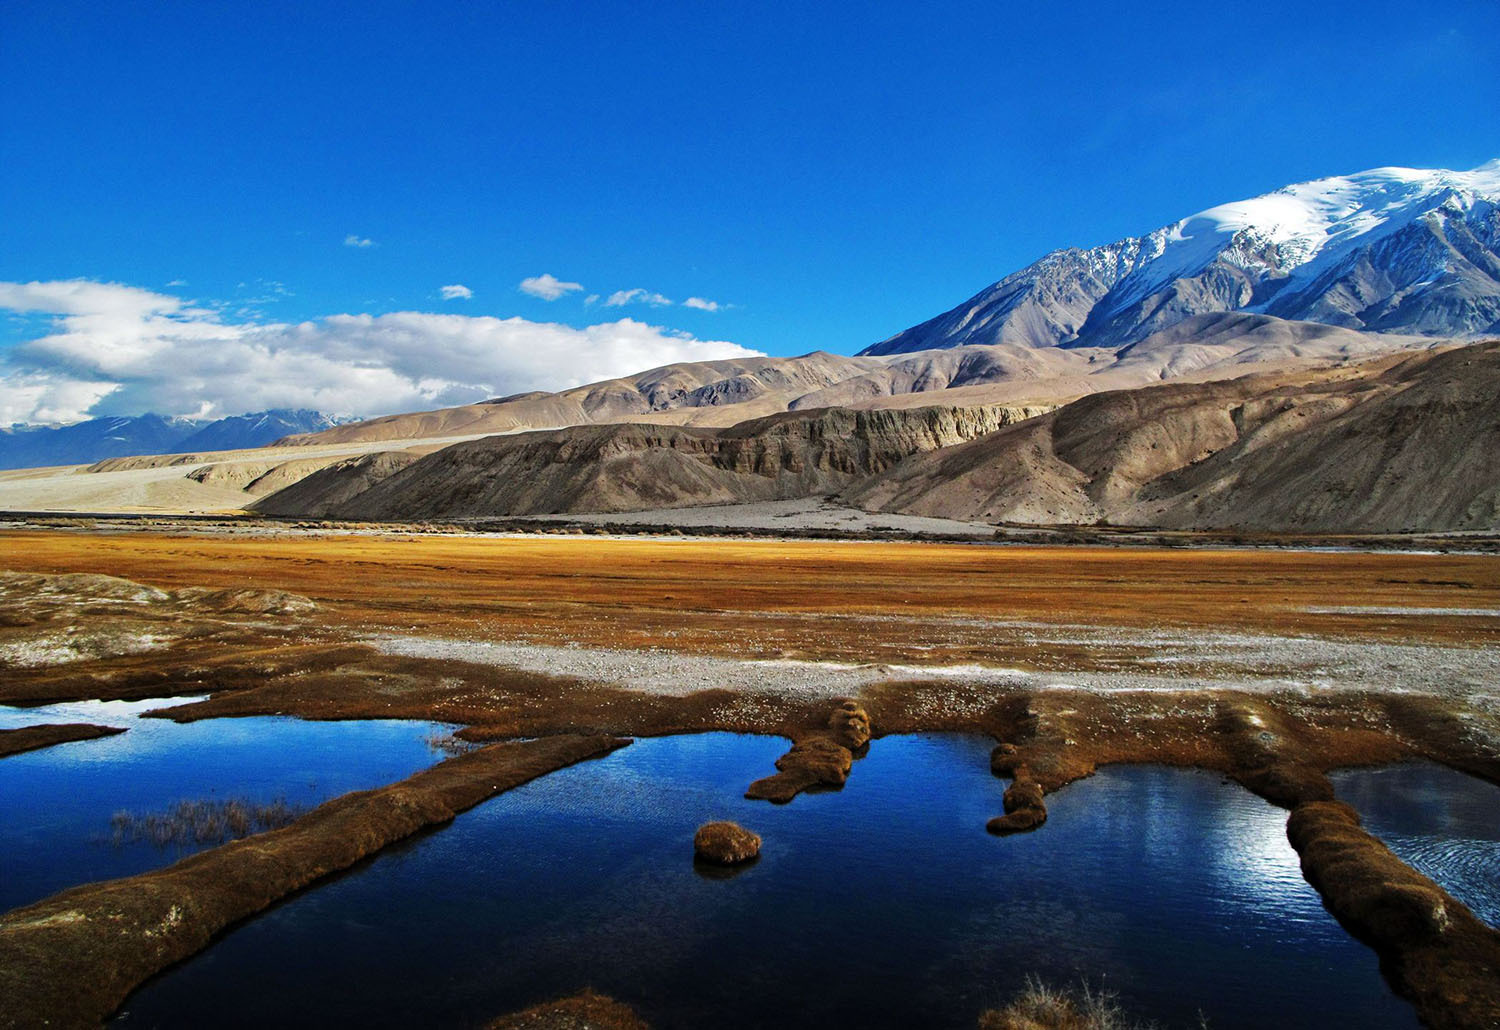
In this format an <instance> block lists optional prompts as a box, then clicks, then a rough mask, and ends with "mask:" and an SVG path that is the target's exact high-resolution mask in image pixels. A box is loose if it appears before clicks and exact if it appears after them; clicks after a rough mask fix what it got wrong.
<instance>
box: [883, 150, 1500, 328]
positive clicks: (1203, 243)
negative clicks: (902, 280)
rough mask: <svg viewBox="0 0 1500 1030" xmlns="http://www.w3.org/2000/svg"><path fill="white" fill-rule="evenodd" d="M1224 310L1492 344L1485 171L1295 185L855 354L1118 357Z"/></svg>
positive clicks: (990, 296)
mask: <svg viewBox="0 0 1500 1030" xmlns="http://www.w3.org/2000/svg"><path fill="white" fill-rule="evenodd" d="M1230 311H1243V312H1248V313H1251V314H1263V315H1272V316H1275V317H1277V318H1281V319H1287V320H1291V321H1303V322H1320V323H1324V324H1327V325H1336V326H1342V327H1344V328H1346V329H1357V330H1363V331H1366V332H1379V333H1406V334H1417V335H1432V336H1474V335H1480V334H1485V333H1496V332H1500V160H1497V161H1491V162H1490V163H1489V164H1486V165H1483V166H1481V167H1479V168H1476V169H1474V170H1473V171H1471V172H1453V171H1447V170H1444V169H1415V168H1376V169H1374V170H1372V171H1368V172H1360V173H1358V174H1355V175H1344V176H1336V177H1333V178H1328V179H1318V180H1315V181H1313V182H1304V183H1298V184H1296V185H1293V186H1287V187H1284V188H1282V189H1279V190H1276V191H1275V192H1274V193H1267V194H1266V195H1264V196H1261V197H1255V198H1253V199H1251V200H1243V201H1238V202H1236V203H1231V204H1222V205H1220V206H1219V207H1215V208H1210V209H1209V210H1207V211H1200V212H1199V213H1198V214H1196V215H1191V216H1189V217H1187V218H1184V219H1182V220H1181V221H1178V222H1173V223H1172V224H1171V225H1167V226H1163V227H1162V228H1160V229H1157V230H1156V231H1155V232H1152V233H1148V234H1147V235H1145V236H1133V237H1130V238H1128V239H1124V240H1119V241H1117V242H1115V243H1110V244H1106V245H1105V246H1102V247H1093V248H1091V249H1088V250H1079V249H1076V248H1069V249H1066V250H1057V251H1053V252H1052V253H1050V254H1048V255H1047V256H1045V257H1043V258H1042V259H1041V260H1040V261H1037V262H1036V263H1035V264H1032V265H1029V266H1027V267H1026V268H1023V269H1021V270H1020V271H1019V272H1016V273H1014V274H1012V275H1008V276H1006V277H1005V278H1004V279H1001V280H1000V281H999V282H997V283H995V284H994V285H992V286H990V287H987V288H986V289H984V290H982V291H981V292H979V293H978V294H976V295H975V296H973V297H971V298H969V299H968V300H967V301H965V302H964V303H962V304H960V305H959V306H958V307H956V308H954V309H952V310H951V311H947V312H944V313H943V314H941V315H938V316H937V317H936V318H932V319H929V320H928V321H926V322H923V323H922V324H921V325H918V326H913V327H912V328H910V329H907V330H906V331H904V332H900V333H897V334H896V335H895V336H892V337H891V338H890V339H888V340H884V341H882V342H880V343H877V344H875V345H874V346H871V347H867V348H866V349H865V350H863V351H861V352H860V353H861V354H863V355H881V354H905V353H908V352H911V351H925V350H932V349H934V348H943V347H959V346H967V345H973V344H1017V345H1021V346H1026V347H1107V348H1110V349H1116V350H1118V349H1120V348H1124V347H1128V346H1130V345H1131V344H1133V343H1136V342H1137V341H1140V340H1143V339H1146V338H1147V337H1149V336H1152V335H1153V334H1156V333H1159V332H1161V331H1162V330H1164V329H1168V328H1171V327H1172V326H1174V325H1176V324H1177V323H1179V322H1182V321H1184V320H1186V319H1189V318H1193V317H1195V316H1201V315H1210V314H1217V313H1222V312H1230Z"/></svg>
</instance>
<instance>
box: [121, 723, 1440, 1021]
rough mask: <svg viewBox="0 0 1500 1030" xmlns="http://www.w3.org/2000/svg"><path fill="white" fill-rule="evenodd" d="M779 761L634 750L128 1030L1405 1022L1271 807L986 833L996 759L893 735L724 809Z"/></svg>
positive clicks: (216, 960)
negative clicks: (587, 1019) (1082, 1003)
mask: <svg viewBox="0 0 1500 1030" xmlns="http://www.w3.org/2000/svg"><path fill="white" fill-rule="evenodd" d="M784 749H785V743H784V742H783V741H780V740H776V739H767V738H753V737H736V736H733V735H728V734H709V735H703V736H697V737H676V738H667V739H658V740H642V741H638V742H637V743H635V744H634V745H632V746H630V747H628V748H625V749H624V750H623V751H620V752H617V753H615V754H613V755H611V756H610V757H608V758H605V759H602V760H599V761H594V762H588V763H584V764H582V765H578V766H575V767H572V768H569V769H565V770H562V771H560V772H558V773H555V774H553V775H551V776H548V777H545V778H544V779H542V780H539V781H536V782H534V783H532V784H530V785H528V786H526V787H523V788H521V789H519V790H516V791H512V792H511V793H509V794H506V795H502V796H501V797H499V798H497V799H495V800H494V801H491V802H488V803H486V804H484V805H482V806H480V807H479V808H476V809H474V810H472V811H470V812H468V813H466V814H464V815H462V816H460V817H459V818H458V819H457V820H456V821H455V822H454V823H453V825H452V826H451V827H449V828H447V829H443V830H441V831H439V832H436V833H434V834H432V835H430V836H427V837H424V838H421V839H419V840H416V841H414V842H411V843H409V844H408V845H406V846H404V847H402V848H400V849H398V850H397V851H395V852H392V853H387V854H385V855H382V856H381V857H379V858H377V859H375V860H374V861H372V862H371V863H369V864H367V865H365V866H363V867H362V868H360V869H359V870H357V871H356V872H354V873H351V874H350V875H348V876H345V877H343V878H340V879H338V880H335V881H332V882H330V883H328V884H326V885H324V886H321V887H318V888H316V889H314V890H312V891H309V892H308V893H306V894H304V895H302V896H300V897H297V898H295V899H292V900H291V901H289V902H288V903H286V904H284V905H282V906H281V907H279V908H277V909H275V910H273V911H271V912H269V913H267V914H266V915H264V916H263V917H261V918H259V919H256V920H254V921H252V922H250V923H248V924H246V925H244V926H242V927H240V928H238V929H237V930H235V931H234V932H233V933H231V934H229V935H228V936H227V937H225V938H224V939H223V940H222V941H221V942H219V943H218V944H216V945H215V946H213V947H211V948H210V949H209V950H207V951H205V952H204V953H202V954H200V955H199V956H197V957H195V958H193V959H192V960H190V961H188V962H187V963H185V964H184V965H182V966H180V967H178V968H177V969H175V970H173V971H171V972H170V973H168V974H167V975H165V976H164V977H162V978H160V979H158V980H156V981H155V982H153V983H151V984H149V985H147V986H146V987H145V988H143V989H142V990H140V991H139V992H137V993H136V994H135V995H134V996H133V997H132V998H131V999H130V1000H129V1002H128V1003H127V1005H126V1010H125V1015H124V1016H123V1017H122V1022H124V1023H125V1025H128V1026H174V1027H175V1026H181V1027H187V1026H203V1025H219V1026H222V1025H238V1026H252V1025H263V1024H274V1025H279V1026H288V1025H299V1026H300V1025H307V1026H312V1025H326V1024H327V1022H328V1014H329V1013H337V1015H338V1021H339V1022H341V1023H347V1024H352V1025H361V1026H423V1025H429V1026H430V1025H438V1026H466V1025H467V1026H477V1025H481V1024H482V1023H483V1022H484V1021H485V1020H486V1019H488V1018H491V1017H494V1016H496V1015H498V1014H501V1013H504V1012H508V1011H512V1010H514V1009H517V1008H520V1007H523V1006H525V1005H528V1004H531V1003H534V1002H537V1001H540V1000H544V999H548V998H553V997H557V996H561V995H566V994H571V993H573V992H575V991H577V990H579V989H581V988H583V987H585V986H592V987H594V988H596V989H598V990H601V991H604V992H606V993H608V994H611V995H614V996H616V997H619V998H620V999H622V1000H624V1001H627V1002H629V1003H631V1004H633V1005H635V1006H636V1007H637V1008H638V1009H639V1010H640V1011H641V1012H642V1014H643V1015H645V1016H646V1018H647V1019H648V1020H649V1021H651V1023H652V1024H653V1025H654V1026H655V1027H657V1028H659V1030H664V1028H670V1027H698V1026H710V1025H711V1026H715V1027H757V1026H778V1027H797V1026H808V1027H812V1026H820V1027H826V1026H830V1025H838V1026H858V1027H862V1028H865V1027H896V1026H953V1027H966V1028H972V1027H973V1026H974V1025H975V1022H976V1020H977V1017H978V1015H979V1013H980V1011H981V1010H982V1009H984V1008H985V1007H987V1006H990V1005H994V1004H997V1003H999V1002H1002V1001H1003V1000H1004V999H1005V998H1006V997H1008V996H1009V995H1011V994H1012V993H1013V992H1015V991H1016V990H1017V989H1019V988H1020V986H1021V985H1022V982H1023V980H1024V978H1025V977H1026V975H1027V974H1038V975H1040V976H1042V977H1044V978H1045V979H1047V980H1049V981H1053V982H1056V983H1060V984H1063V983H1067V982H1070V981H1076V979H1077V978H1078V977H1079V976H1086V977H1088V978H1089V979H1090V980H1091V982H1092V983H1093V984H1094V985H1095V986H1104V987H1108V988H1112V989H1116V990H1118V991H1119V992H1120V993H1121V994H1122V995H1123V1000H1124V1002H1125V1004H1126V1005H1127V1006H1128V1007H1129V1008H1131V1009H1132V1010H1134V1012H1135V1014H1136V1015H1138V1016H1139V1017H1140V1018H1151V1019H1158V1020H1162V1021H1164V1022H1167V1023H1170V1024H1172V1025H1179V1026H1197V1025H1198V1021H1197V1020H1198V1012H1199V1010H1200V1009H1201V1010H1202V1011H1203V1012H1204V1014H1206V1015H1207V1017H1208V1019H1209V1021H1210V1023H1211V1025H1212V1026H1213V1027H1214V1028H1215V1030H1235V1028H1246V1030H1249V1028H1255V1030H1264V1028H1265V1027H1268V1026H1275V1027H1288V1028H1297V1027H1306V1028H1318V1030H1324V1028H1326V1027H1330V1026H1358V1027H1369V1028H1379V1027H1415V1026H1416V1020H1415V1017H1414V1016H1413V1014H1412V1011H1411V1010H1410V1008H1409V1007H1408V1006H1407V1005H1406V1004H1405V1003H1403V1002H1401V1001H1399V1000H1398V999H1397V998H1395V997H1394V996H1393V995H1392V994H1391V993H1390V991H1389V989H1388V988H1387V987H1386V986H1385V984H1384V982H1383V981H1382V980H1381V978H1380V975H1379V972H1378V970H1377V963H1376V959H1375V957H1374V955H1373V954H1372V953H1371V952H1369V951H1368V950H1366V949H1365V948H1364V947H1362V946H1361V945H1359V944H1358V943H1356V942H1355V941H1353V940H1352V939H1350V938H1349V937H1348V936H1347V935H1346V934H1345V933H1344V932H1343V931H1342V930H1341V929H1340V928H1339V926H1338V925H1337V924H1336V923H1335V922H1334V920H1333V919H1332V917H1331V916H1329V915H1328V914H1327V912H1326V911H1325V910H1324V909H1323V907H1322V905H1321V903H1320V902H1319V899H1318V897H1317V895H1316V894H1315V893H1314V892H1313V891H1312V889H1311V888H1310V887H1308V886H1307V884H1306V883H1305V882H1304V881H1303V880H1302V877H1301V875H1300V873H1299V871H1298V865H1297V858H1296V855H1295V854H1294V852H1293V851H1292V849H1291V847H1290V846H1289V845H1288V843H1287V841H1286V836H1285V823H1286V815H1285V813H1284V812H1282V811H1279V810H1277V809H1275V808H1272V807H1271V806H1269V805H1267V804H1265V803H1264V802H1262V801H1260V800H1259V799H1257V798H1255V797H1253V796H1252V795H1250V794H1248V793H1246V792H1245V791H1243V790H1241V789H1239V788H1238V787H1233V786H1229V785H1226V784H1224V783H1222V782H1221V781H1220V780H1219V779H1218V778H1217V777H1215V776H1212V775H1209V774H1205V773H1200V772H1193V771H1183V770H1168V769H1161V768H1150V767H1132V768H1117V769H1107V770H1105V771H1103V772H1101V773H1100V774H1099V775H1098V776H1095V777H1093V778H1091V779H1089V780H1085V781H1082V782H1080V783H1077V784H1074V785H1073V786H1071V787H1069V788H1068V789H1067V790H1065V791H1062V792H1060V793H1058V794H1056V795H1054V796H1053V797H1051V798H1050V799H1049V804H1050V811H1051V818H1050V820H1049V821H1048V823H1047V825H1046V826H1045V827H1043V828H1042V829H1041V830H1040V831H1039V832H1037V833H1035V834H1031V835H1026V836H1018V837H1009V838H1004V839H1001V838H995V837H991V836H989V835H988V834H987V833H985V831H984V824H985V821H986V820H987V819H988V818H989V817H990V816H992V815H995V814H997V813H998V812H999V811H1000V796H1001V793H1002V791H1003V789H1004V786H1005V784H1004V782H1003V781H1001V780H998V779H995V778H994V777H992V776H991V775H990V773H989V771H988V768H989V750H990V742H989V741H986V740H982V739H974V738H967V737H953V736H920V737H901V738H885V739H882V740H878V741H876V742H875V743H874V744H873V745H872V748H871V752H870V755H869V756H868V757H867V758H865V759H864V760H862V761H860V762H859V763H858V764H856V766H855V769H854V774H853V776H852V777H851V779H850V781H849V785H848V786H847V787H846V788H845V789H844V790H843V791H842V792H839V793H825V794H818V795H813V796H803V797H800V798H798V799H797V800H796V801H794V802H793V803H792V804H791V805H789V806H785V807H775V806H771V805H768V804H765V803H755V802H747V801H744V800H743V799H742V798H741V797H740V795H741V792H742V791H743V790H744V788H745V786H746V784H748V783H749V782H750V781H751V780H752V779H754V778H756V777H757V776H760V775H762V774H764V773H766V772H767V771H769V770H770V769H771V767H772V762H773V761H774V760H775V759H776V757H777V756H778V755H779V754H780V753H781V752H782V751H783V750H784ZM714 818H732V819H735V820H738V821H740V822H741V823H743V824H744V825H746V826H748V827H750V828H752V829H754V830H756V831H758V832H760V833H761V834H762V835H763V836H764V837H765V842H766V843H765V848H764V852H763V855H762V857H761V859H760V860H759V862H758V863H757V864H755V865H754V866H752V867H751V868H749V869H747V870H745V871H744V872H742V873H740V874H739V875H737V876H735V877H733V878H731V879H708V878H705V877H703V876H700V875H699V874H698V873H696V872H695V871H694V867H693V863H692V843H691V842H692V837H693V832H694V830H695V829H696V828H697V826H698V825H699V824H701V823H702V822H704V821H706V820H709V819H714ZM225 999H232V1003H226V1001H225Z"/></svg>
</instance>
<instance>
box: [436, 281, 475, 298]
mask: <svg viewBox="0 0 1500 1030" xmlns="http://www.w3.org/2000/svg"><path fill="white" fill-rule="evenodd" d="M441 290H442V292H443V299H444V300H472V299H473V298H474V291H473V290H471V289H469V288H468V287H467V286H465V285H464V284H463V283H454V284H453V285H452V286H443V287H441Z"/></svg>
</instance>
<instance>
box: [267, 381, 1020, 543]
mask: <svg viewBox="0 0 1500 1030" xmlns="http://www.w3.org/2000/svg"><path fill="white" fill-rule="evenodd" d="M1038 410H1039V409H1017V408H1003V407H993V408H942V407H933V408H919V409H914V410H909V411H868V412H866V411H851V410H849V409H842V408H835V409H829V410H823V411H807V412H791V413H783V414H779V415H774V416H770V417H767V418H762V419H754V420H751V421H748V422H743V423H740V424H738V425H736V426H732V427H730V428H727V429H708V428H697V427H684V426H651V425H640V424H614V425H604V426H574V427H571V428H568V429H560V430H553V431H543V432H534V433H524V434H518V435H514V436H492V437H486V438H484V439H480V440H473V441H469V442H467V443H461V444H455V445H453V446H451V447H447V448H444V449H443V450H441V451H438V452H436V453H434V454H431V455H428V456H427V457H425V458H422V459H421V460H419V461H416V462H414V463H412V464H410V465H408V466H406V467H404V468H399V469H397V468H395V467H393V466H387V468H385V469H379V470H377V469H376V468H375V466H374V462H375V461H376V460H384V459H383V456H379V455H372V456H370V457H369V458H367V459H361V460H360V461H357V462H349V463H344V464H343V465H340V466H334V467H331V468H328V469H325V470H323V471H322V472H320V473H315V474H314V475H313V476H310V477H308V479H306V480H304V481H303V482H302V483H299V484H297V485H296V486H294V487H292V488H289V489H288V490H284V491H280V492H278V493H275V494H272V495H270V496H269V497H267V498H264V499H263V500H261V501H259V502H257V503H256V504H255V505H254V507H255V509H256V510H258V511H262V512H265V513H267V514H281V515H300V516H316V517H332V518H343V519H410V518H462V517H470V516H485V515H537V514H553V513H558V512H585V511H588V512H609V511H635V510H644V509H650V508H659V507H671V506H680V505H694V504H725V503H732V502H741V501H767V500H776V499H781V498H789V497H807V496H816V495H825V494H830V493H834V492H836V491H837V490H839V489H841V488H843V487H845V486H847V485H849V484H851V483H854V482H857V481H859V480H862V479H865V478H867V477H869V476H871V475H876V474H878V473H880V472H883V471H885V470H886V469H889V468H891V467H892V466H894V465H895V464H896V463H897V462H899V461H901V460H902V459H903V458H906V457H907V456H909V455H912V454H916V453H920V452H922V451H929V450H934V449H936V448H939V447H946V446H951V445H953V444H956V443H961V442H963V441H965V440H971V439H974V438H976V437H979V436H982V435H983V434H986V433H990V432H993V431H995V430H996V429H999V428H1001V427H1002V426H1005V425H1007V424H1010V423H1012V422H1016V421H1019V420H1021V419H1024V418H1027V417H1030V416H1034V415H1035V414H1037V413H1038ZM382 471H383V472H385V473H386V475H385V476H384V478H377V476H378V473H379V472H382ZM371 481H373V483H372V484H371ZM366 484H371V485H366ZM361 488H362V489H361Z"/></svg>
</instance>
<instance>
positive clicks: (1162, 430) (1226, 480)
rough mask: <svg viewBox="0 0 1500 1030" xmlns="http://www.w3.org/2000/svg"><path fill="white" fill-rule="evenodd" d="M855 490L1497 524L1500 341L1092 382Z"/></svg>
mask: <svg viewBox="0 0 1500 1030" xmlns="http://www.w3.org/2000/svg"><path fill="white" fill-rule="evenodd" d="M848 497H849V499H850V500H851V501H853V502H854V503H857V504H860V505H862V506H865V507H868V508H872V509H876V510H883V511H900V512H905V513H909V514H922V515H934V516H941V517H948V518H963V519H983V520H987V521H995V522H1019V523H1049V524H1051V523H1086V522H1094V521H1099V520H1108V521H1111V522H1115V523H1119V524H1124V525H1142V526H1146V525H1150V526H1162V527H1167V528H1183V529H1232V528H1244V529H1266V530H1314V531H1330V532H1337V531H1366V532H1401V531H1406V530H1416V531H1461V530H1494V529H1496V528H1500V343H1487V344H1478V345H1475V346H1472V347H1464V348H1455V349H1451V350H1446V351H1440V352H1429V353H1424V354H1420V355H1416V356H1413V357H1409V358H1387V359H1383V360H1381V361H1378V362H1375V363H1373V364H1369V365H1365V366H1360V367H1355V368H1351V369H1344V370H1326V371H1323V372H1320V373H1316V374H1309V375H1305V376H1302V377H1300V378H1299V379H1297V380H1294V381H1291V382H1287V381H1282V380H1278V379H1275V378H1271V377H1247V378H1244V379H1239V380H1233V381H1230V382H1219V383H1200V384H1168V385H1163V386H1159V387H1153V388H1150V389H1141V390H1131V391H1121V392H1118V393H1107V394H1098V395H1094V396H1091V397H1085V398H1083V399H1081V400H1078V401H1075V402H1074V403H1072V404H1069V405H1066V406H1065V407H1063V408H1060V409H1058V410H1057V411H1055V412H1053V413H1051V414H1049V415H1046V416H1044V417H1042V418H1038V419H1035V420H1033V421H1031V422H1027V423H1025V424H1023V425H1018V426H1014V427H1012V428H1009V429H1004V430H1002V431H999V432H996V433H994V434H992V435H990V436H987V437H984V438H982V439H978V440H975V441H972V442H970V443H967V444H963V445H960V446H956V447H953V448H949V449H946V450H942V451H938V452H934V453H931V454H925V455H918V456H914V457H913V458H911V459H909V460H907V461H906V462H904V463H903V464H901V465H900V466H899V467H897V468H895V469H893V470H891V472H889V473H888V474H886V475H884V476H881V477H876V478H872V479H871V480H868V481H866V482H865V483H862V484H860V485H859V486H858V487H857V488H855V489H854V490H852V491H851V492H850V493H849V494H848Z"/></svg>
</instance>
